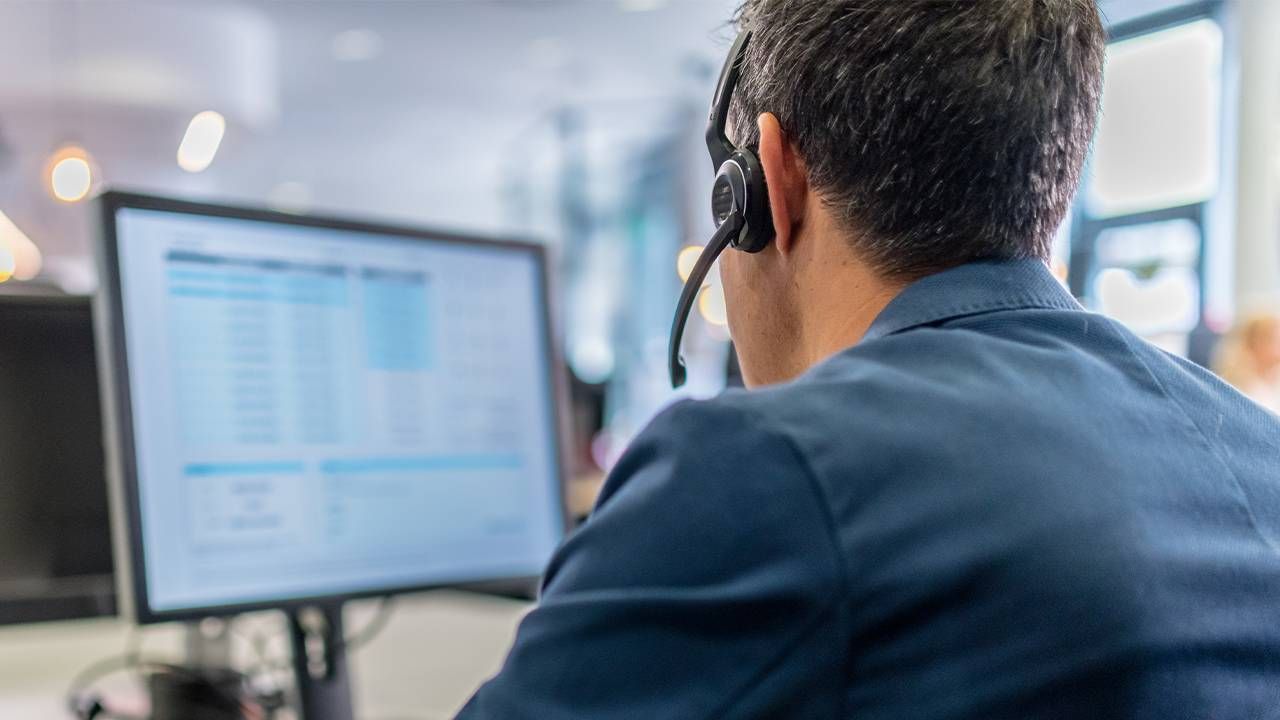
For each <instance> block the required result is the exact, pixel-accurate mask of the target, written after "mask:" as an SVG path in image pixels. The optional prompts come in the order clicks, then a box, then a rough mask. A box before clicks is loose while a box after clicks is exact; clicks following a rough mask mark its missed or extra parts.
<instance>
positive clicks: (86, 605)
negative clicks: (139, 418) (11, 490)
mask: <svg viewBox="0 0 1280 720" xmlns="http://www.w3.org/2000/svg"><path fill="white" fill-rule="evenodd" d="M0 310H3V311H9V310H16V311H18V312H40V313H52V314H56V315H59V316H78V317H82V318H83V319H84V321H85V328H86V329H89V325H90V324H91V318H92V301H91V299H90V298H89V297H87V296H84V295H45V294H37V295H26V294H17V295H0ZM0 315H3V313H0ZM92 381H93V385H94V388H95V389H96V388H97V382H98V378H97V377H92ZM100 422H101V420H99V422H96V423H94V424H93V425H91V426H90V427H91V428H96V426H97V425H98V424H99V423H100ZM95 432H96V430H95ZM93 442H94V443H95V444H96V443H98V442H100V439H98V438H95V439H94V441H93ZM104 464H105V461H104ZM98 482H100V483H101V485H100V486H99V489H100V492H101V493H102V495H103V500H104V501H105V499H106V494H107V479H106V474H105V468H104V472H103V474H102V475H101V476H100V477H99V479H98ZM104 506H105V502H104ZM104 512H105V507H104ZM0 522H2V520H0ZM113 575H114V571H113V570H112V569H108V571H107V572H106V573H103V574H102V575H93V576H89V575H86V576H83V577H84V578H85V581H84V584H83V585H84V589H83V590H82V591H74V590H73V591H68V592H66V593H63V594H58V595H45V596H41V597H30V598H24V599H16V598H4V597H0V626H5V625H21V624H27V623H40V622H55V621H63V620H86V619H92V618H105V617H115V615H116V593H115V591H114V589H111V590H110V592H109V593H108V594H103V593H102V592H100V591H97V590H91V589H89V587H90V586H91V585H93V584H97V583H96V581H95V580H92V579H90V578H101V580H102V583H101V584H102V586H103V587H104V588H108V587H110V586H108V585H107V582H108V581H109V579H110V578H111V577H112V576H113Z"/></svg>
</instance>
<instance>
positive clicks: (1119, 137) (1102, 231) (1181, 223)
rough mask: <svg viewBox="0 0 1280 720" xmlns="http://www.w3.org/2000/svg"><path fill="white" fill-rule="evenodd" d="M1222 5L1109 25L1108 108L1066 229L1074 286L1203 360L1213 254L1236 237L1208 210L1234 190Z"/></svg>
mask: <svg viewBox="0 0 1280 720" xmlns="http://www.w3.org/2000/svg"><path fill="white" fill-rule="evenodd" d="M1225 7H1226V6H1225V5H1223V4H1222V3H1220V2H1213V1H1212V0H1206V1H1205V2H1200V3H1195V4H1191V5H1185V6H1174V7H1169V8H1165V9H1163V10H1161V11H1159V12H1156V13H1155V14H1152V15H1149V16H1145V17H1138V18H1137V19H1134V20H1131V21H1128V22H1125V23H1122V24H1120V25H1113V26H1112V27H1111V28H1110V31H1111V37H1112V40H1111V42H1110V43H1109V44H1108V47H1107V68H1106V79H1105V87H1104V93H1103V98H1102V115H1101V118H1100V121H1099V126H1098V134H1097V137H1096V139H1095V142H1094V147H1093V153H1092V155H1091V156H1090V159H1089V164H1088V167H1087V169H1086V173H1085V177H1084V181H1083V183H1082V185H1081V190H1080V195H1079V197H1078V198H1077V201H1076V207H1075V209H1074V212H1073V214H1072V218H1071V220H1072V223H1071V227H1070V229H1069V231H1068V232H1069V233H1070V238H1071V241H1070V250H1069V253H1068V257H1069V270H1070V272H1069V277H1068V284H1069V286H1070V287H1071V290H1072V292H1073V293H1074V294H1075V295H1076V296H1077V297H1078V298H1080V300H1081V301H1082V302H1083V303H1084V304H1085V305H1086V306H1087V307H1090V308H1092V309H1094V310H1097V311H1099V312H1103V313H1106V314H1108V315H1111V316H1113V317H1115V318H1116V319H1118V320H1120V321H1121V322H1123V323H1125V324H1126V325H1128V326H1129V327H1130V328H1132V329H1133V330H1134V331H1135V332H1136V333H1138V334H1139V335H1141V336H1142V337H1144V338H1146V339H1147V340H1150V341H1152V342H1155V343H1156V344H1158V345H1161V346H1162V347H1165V348H1166V349H1168V350H1170V351H1172V352H1175V353H1178V354H1180V355H1184V356H1186V357H1189V358H1190V359H1192V360H1194V361H1196V362H1200V363H1205V362H1208V360H1209V357H1208V356H1209V352H1208V350H1209V348H1211V347H1212V340H1213V338H1212V335H1213V332H1212V330H1211V329H1210V328H1208V327H1207V325H1206V324H1205V322H1204V315H1205V306H1206V300H1205V299H1206V297H1210V296H1211V295H1212V293H1213V292H1214V288H1215V287H1217V286H1216V285H1212V286H1210V284H1209V283H1210V281H1209V280H1208V279H1207V278H1209V270H1208V263H1209V260H1208V258H1209V257H1210V256H1211V255H1212V252H1211V251H1212V249H1213V248H1215V247H1218V246H1219V244H1220V243H1224V242H1230V241H1231V239H1230V238H1229V237H1219V236H1218V235H1217V234H1215V232H1216V231H1215V232H1210V230H1211V229H1213V228H1216V227H1217V226H1216V225H1212V226H1211V224H1210V223H1209V221H1208V218H1210V217H1215V216H1216V215H1215V213H1218V212H1220V210H1221V208H1222V207H1223V206H1222V203H1229V202H1231V201H1232V199H1231V198H1230V197H1225V196H1224V194H1223V189H1224V188H1226V189H1229V185H1228V184H1224V183H1223V180H1222V177H1221V175H1222V164H1223V127H1224V123H1223V117H1224V112H1225V109H1226V108H1227V107H1228V103H1229V100H1230V99H1229V98H1227V97H1226V96H1225V94H1224V93H1225V92H1226V86H1225V84H1224V82H1223V77H1224V76H1223V65H1224V63H1223V58H1224V56H1225V54H1226V53H1227V52H1228V51H1229V50H1230V48H1228V47H1226V40H1225V39H1224V35H1223V32H1222V24H1221V20H1222V18H1223V17H1225V15H1224V13H1225V10H1224V8H1225ZM1059 257H1061V256H1059ZM1215 277H1216V276H1215Z"/></svg>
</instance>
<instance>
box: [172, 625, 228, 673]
mask: <svg viewBox="0 0 1280 720" xmlns="http://www.w3.org/2000/svg"><path fill="white" fill-rule="evenodd" d="M182 644H183V647H184V649H185V650H186V661H185V665H186V666H187V667H190V668H198V669H201V670H208V669H222V668H229V667H231V623H230V621H228V620H224V619H221V618H205V619H204V620H198V621H195V622H189V623H186V625H185V627H184V628H183V640H182Z"/></svg>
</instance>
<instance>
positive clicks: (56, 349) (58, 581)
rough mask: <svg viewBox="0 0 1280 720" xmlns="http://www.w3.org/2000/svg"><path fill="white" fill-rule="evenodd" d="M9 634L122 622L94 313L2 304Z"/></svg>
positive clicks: (1, 610) (45, 300)
mask: <svg viewBox="0 0 1280 720" xmlns="http://www.w3.org/2000/svg"><path fill="white" fill-rule="evenodd" d="M0 328H3V330H4V337H3V339H0V625H5V624H10V623H27V622H36V621H42V620H69V619H75V618H86V617H97V616H101V615H112V614H114V613H115V587H114V583H113V580H112V567H111V535H110V530H109V525H108V523H109V517H110V516H109V513H108V512H107V482H106V472H105V469H104V463H103V450H102V417H101V410H100V408H99V404H98V376H97V366H96V363H95V361H94V344H93V313H92V311H91V309H90V305H89V300H88V299H87V298H83V297H3V296H0Z"/></svg>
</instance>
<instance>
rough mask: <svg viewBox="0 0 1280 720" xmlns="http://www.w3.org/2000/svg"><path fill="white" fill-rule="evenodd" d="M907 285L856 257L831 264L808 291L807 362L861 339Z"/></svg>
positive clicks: (805, 323) (804, 332)
mask: <svg viewBox="0 0 1280 720" xmlns="http://www.w3.org/2000/svg"><path fill="white" fill-rule="evenodd" d="M832 268H835V270H834V271H832ZM906 285H907V284H906V283H901V282H892V281H888V280H886V279H885V278H883V277H882V276H880V275H879V274H877V273H875V272H873V271H872V270H871V269H870V268H868V267H867V266H866V265H864V264H863V263H861V262H859V261H856V260H851V259H847V258H846V259H841V260H839V261H835V262H832V263H830V264H828V269H827V270H825V272H824V274H823V276H822V278H821V280H820V281H819V282H817V283H815V284H814V285H813V286H812V287H811V288H810V290H809V291H808V292H806V293H805V294H806V295H807V296H808V297H807V298H806V299H805V301H804V303H805V304H804V307H805V308H806V314H805V317H804V320H803V323H802V327H803V329H802V335H801V338H802V339H801V343H802V346H803V348H804V351H805V363H806V365H807V366H808V367H813V366H814V365H817V364H818V363H821V362H823V361H824V360H826V359H827V358H829V357H831V356H832V355H835V354H837V353H839V352H841V351H843V350H846V349H848V348H851V347H853V346H854V345H857V344H858V343H859V342H861V341H862V338H863V336H864V335H866V334H867V330H869V329H870V328H871V324H872V323H873V322H875V319H876V318H877V317H879V316H880V313H881V311H883V310H884V309H885V307H886V306H888V305H889V303H890V302H892V301H893V299H894V298H895V297H897V296H898V293H900V292H902V290H903V289H904V288H905V287H906Z"/></svg>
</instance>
